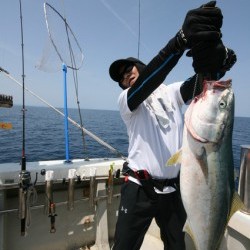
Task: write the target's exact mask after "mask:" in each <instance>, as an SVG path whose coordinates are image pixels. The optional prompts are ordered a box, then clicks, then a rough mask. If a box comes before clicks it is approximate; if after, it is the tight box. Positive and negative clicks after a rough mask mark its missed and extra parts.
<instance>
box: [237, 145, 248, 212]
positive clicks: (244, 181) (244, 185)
mask: <svg viewBox="0 0 250 250" xmlns="http://www.w3.org/2000/svg"><path fill="white" fill-rule="evenodd" d="M240 162H241V164H240V177H239V186H238V193H239V195H240V198H241V200H242V201H243V203H244V205H245V209H244V212H246V213H248V214H250V145H242V146H241V160H240Z"/></svg>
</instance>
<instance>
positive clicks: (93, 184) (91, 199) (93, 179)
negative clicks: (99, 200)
mask: <svg viewBox="0 0 250 250" xmlns="http://www.w3.org/2000/svg"><path fill="white" fill-rule="evenodd" d="M95 192H96V168H92V169H90V173H89V205H90V206H91V207H93V206H94V205H95V196H96V195H95Z"/></svg>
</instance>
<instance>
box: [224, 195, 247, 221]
mask: <svg viewBox="0 0 250 250" xmlns="http://www.w3.org/2000/svg"><path fill="white" fill-rule="evenodd" d="M239 210H246V206H245V204H244V203H243V201H242V200H241V198H240V196H239V194H238V193H237V192H234V195H233V200H232V204H231V210H230V213H229V216H228V221H229V220H230V219H231V217H232V216H233V214H234V213H235V212H237V211H239Z"/></svg>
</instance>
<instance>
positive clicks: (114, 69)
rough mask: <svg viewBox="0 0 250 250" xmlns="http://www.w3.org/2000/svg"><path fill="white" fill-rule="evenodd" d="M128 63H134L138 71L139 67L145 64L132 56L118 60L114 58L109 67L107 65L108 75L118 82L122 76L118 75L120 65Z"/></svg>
mask: <svg viewBox="0 0 250 250" xmlns="http://www.w3.org/2000/svg"><path fill="white" fill-rule="evenodd" d="M129 64H134V65H135V66H136V67H137V68H138V70H139V72H140V69H141V68H142V66H143V68H144V67H145V64H144V63H143V62H142V61H140V60H139V59H136V58H134V57H128V58H127V59H119V60H116V61H114V62H113V63H112V64H111V65H110V67H109V75H110V77H111V78H112V79H113V80H114V81H115V82H119V81H120V80H121V78H122V76H121V75H120V68H121V67H122V66H125V65H129Z"/></svg>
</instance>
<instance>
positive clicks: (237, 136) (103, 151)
mask: <svg viewBox="0 0 250 250" xmlns="http://www.w3.org/2000/svg"><path fill="white" fill-rule="evenodd" d="M60 111H62V112H63V110H62V109H61V110H60ZM81 114H82V120H83V125H84V127H85V128H86V129H87V130H89V131H90V132H92V133H93V134H95V135H96V136H98V137H99V138H101V139H102V140H103V141H105V142H106V143H108V144H109V145H111V146H112V147H113V148H115V149H117V150H118V151H119V152H120V153H121V154H123V155H124V156H127V148H128V138H127V133H126V128H125V125H124V124H123V122H122V120H121V117H120V114H119V112H118V111H106V110H81ZM68 115H69V117H71V118H72V119H73V120H74V121H75V122H77V123H78V124H79V123H80V122H79V114H78V110H77V109H69V111H68ZM0 122H11V123H12V125H13V129H11V130H3V129H1V130H0V163H7V162H20V160H21V157H22V143H23V139H22V138H23V129H22V125H23V112H22V107H21V106H14V107H12V108H10V109H7V108H1V109H0ZM24 142H25V147H24V148H25V155H26V159H27V161H41V160H56V159H65V136H64V117H63V116H61V115H60V114H58V113H57V112H55V111H54V110H53V109H51V108H49V107H26V112H25V140H24ZM241 145H250V118H245V117H235V121H234V130H233V155H234V166H235V169H236V170H239V167H240V153H241ZM69 155H70V158H71V159H75V158H87V157H88V158H96V157H116V156H117V155H115V154H114V153H112V152H111V151H110V150H109V149H107V148H106V147H104V146H102V145H101V144H99V143H98V142H96V141H95V140H93V139H92V138H91V137H89V136H88V135H85V136H84V141H83V137H82V133H81V130H80V129H79V128H77V127H76V126H75V125H73V124H71V123H70V122H69Z"/></svg>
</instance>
